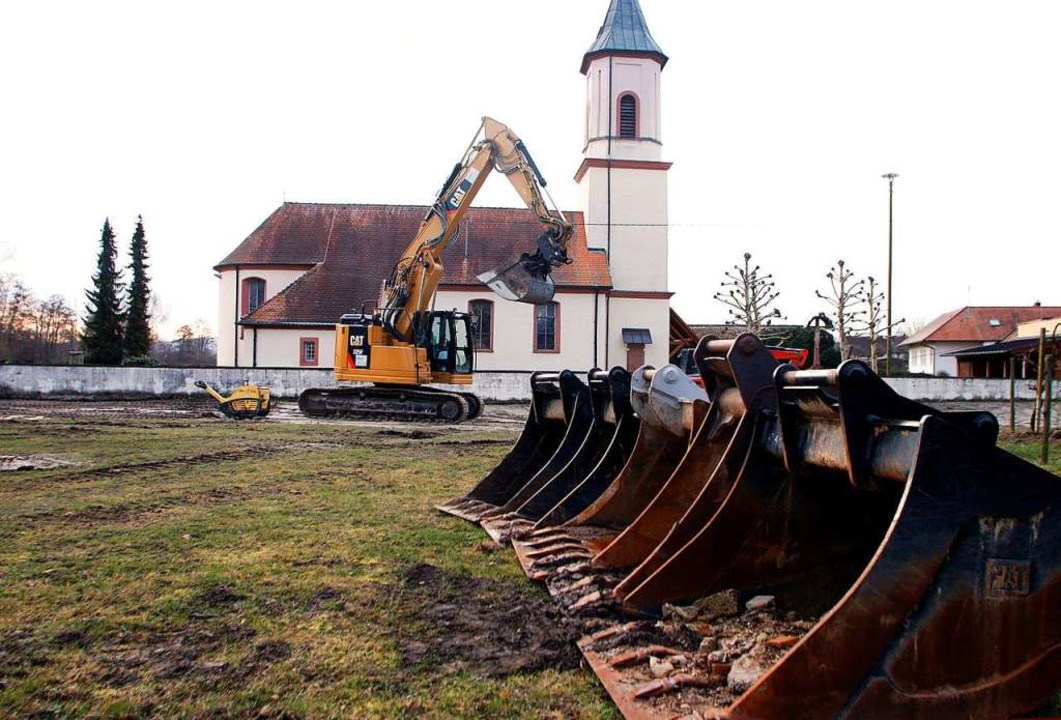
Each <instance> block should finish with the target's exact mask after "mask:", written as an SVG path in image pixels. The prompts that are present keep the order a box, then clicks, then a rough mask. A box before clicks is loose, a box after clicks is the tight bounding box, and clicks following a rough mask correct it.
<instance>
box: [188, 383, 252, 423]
mask: <svg viewBox="0 0 1061 720" xmlns="http://www.w3.org/2000/svg"><path fill="white" fill-rule="evenodd" d="M195 387H197V388H200V389H202V390H205V391H206V392H207V394H209V395H210V397H212V398H213V399H214V400H217V409H218V410H220V411H221V412H222V414H224V415H225V417H230V418H236V419H246V418H255V417H265V416H266V415H268V414H269V388H267V387H261V386H259V385H240V386H239V387H238V388H236V389H235V390H233V391H232V394H231V395H228V396H227V397H226V396H224V395H222V394H221V393H219V392H218V391H217V390H214V389H213V388H212V387H210V386H209V385H207V384H206V382H204V381H203V380H196V381H195Z"/></svg>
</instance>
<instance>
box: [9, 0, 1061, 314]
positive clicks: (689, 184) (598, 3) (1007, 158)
mask: <svg viewBox="0 0 1061 720" xmlns="http://www.w3.org/2000/svg"><path fill="white" fill-rule="evenodd" d="M607 6H608V0H536V1H535V2H533V3H528V2H512V1H511V0H453V1H452V2H446V3H442V2H437V1H435V0H392V1H391V2H383V3H377V2H371V3H370V2H363V1H362V2H349V1H348V2H341V3H340V2H302V3H297V4H296V3H284V4H281V3H275V2H253V3H252V2H242V3H240V2H226V3H217V2H210V3H207V2H194V1H193V2H184V3H145V2H106V1H97V2H91V3H85V2H10V3H4V4H3V5H2V6H0V67H3V71H2V73H0V107H2V112H0V203H2V205H0V207H2V209H3V228H4V232H3V235H2V236H0V259H2V264H0V270H3V271H6V272H15V273H18V274H19V275H21V276H22V277H23V279H24V280H25V281H27V282H28V283H29V284H30V286H31V287H32V288H33V289H34V291H35V292H36V293H37V294H38V295H41V296H46V295H49V294H51V293H61V294H64V295H66V296H67V297H68V298H69V299H70V300H71V301H74V302H77V303H78V304H79V305H80V303H81V302H82V299H83V296H84V289H85V287H87V285H88V284H89V278H90V276H91V274H92V272H93V269H94V264H95V256H96V253H97V250H98V243H99V234H100V228H101V226H102V224H103V220H104V218H105V217H110V219H111V223H112V225H113V226H114V227H115V229H116V231H117V233H118V237H119V240H120V242H121V253H122V261H123V262H127V256H126V253H127V247H128V241H129V238H130V236H131V235H132V231H133V228H134V225H135V220H136V216H137V214H138V213H139V214H143V216H144V223H145V226H146V230H147V236H148V242H149V247H150V252H151V263H152V268H151V275H152V288H153V290H154V292H155V293H156V294H157V295H158V296H159V297H160V299H161V301H162V304H163V306H164V307H165V308H166V309H167V310H168V314H169V320H168V322H167V323H166V324H165V325H164V332H165V334H167V335H172V332H173V329H174V328H176V327H177V326H178V325H180V324H182V323H186V322H192V321H194V320H196V319H199V318H202V319H204V320H206V322H207V323H208V324H209V325H210V326H211V327H212V328H214V329H215V330H216V327H217V309H216V304H217V286H216V280H215V279H214V277H213V271H212V270H211V267H212V265H213V264H215V263H216V262H217V261H218V260H220V259H221V258H222V257H224V256H225V255H226V254H227V253H228V252H229V251H230V250H231V249H232V248H234V247H235V246H236V245H237V244H238V243H239V242H240V241H241V240H242V239H243V238H245V237H246V236H247V235H248V234H249V233H250V232H251V231H252V230H253V229H254V228H255V227H256V226H257V225H258V224H259V223H260V222H261V221H262V220H264V219H265V218H266V217H267V216H268V214H269V213H270V212H272V211H273V210H274V209H276V207H278V206H279V205H280V203H281V202H282V201H283V200H284V198H285V197H286V198H287V199H288V200H296V201H306V202H381V203H409V204H426V203H428V202H430V201H431V200H432V199H433V197H434V193H435V192H436V190H437V189H438V186H439V185H440V183H441V182H442V181H443V180H444V179H445V177H446V175H447V173H448V171H449V169H450V168H451V167H452V164H453V163H454V162H455V161H456V160H457V159H458V157H459V156H460V153H461V152H462V151H463V149H464V147H465V145H466V143H467V142H468V141H469V140H470V139H471V135H472V133H473V132H474V130H475V128H476V127H477V125H478V122H479V117H480V116H481V115H484V114H488V115H492V116H494V117H496V118H498V119H499V120H501V121H503V122H505V123H507V124H509V125H511V126H512V127H513V129H514V130H515V131H516V132H517V133H519V134H520V136H521V137H523V139H524V141H525V142H526V143H527V146H528V147H529V148H530V149H531V151H532V152H533V153H534V156H535V159H536V160H537V162H538V165H539V166H540V167H541V168H542V171H543V173H544V174H545V175H546V178H547V179H548V180H549V188H550V190H551V191H552V193H553V196H554V197H555V198H556V200H557V202H558V203H559V204H560V205H561V206H562V207H564V208H568V209H577V192H576V188H575V184H574V181H573V175H574V172H575V170H576V169H577V167H578V164H579V162H580V160H581V150H582V139H583V127H582V124H583V121H584V91H585V88H584V82H585V79H584V77H583V76H582V75H580V74H579V72H578V69H579V64H580V62H581V58H582V54H583V53H584V52H585V50H586V49H587V48H588V47H589V45H590V44H591V43H592V41H593V39H594V37H595V36H596V32H597V29H598V27H599V26H600V24H601V22H602V20H603V19H604V15H605V11H606V9H607ZM641 6H642V9H643V11H644V13H645V15H646V17H647V20H648V23H649V27H650V28H651V30H652V33H653V35H654V36H655V38H656V40H657V41H658V42H659V44H660V46H661V47H662V48H663V50H664V52H666V53H667V54H668V55H669V56H670V62H669V64H668V65H667V67H666V69H665V70H664V72H663V143H664V144H663V152H664V157H665V159H668V160H671V161H673V162H674V166H673V168H672V169H671V171H670V173H669V182H670V217H671V222H672V227H671V230H670V286H671V290H673V291H674V292H675V293H676V294H675V297H674V305H675V307H676V308H677V309H678V311H679V312H681V313H682V314H683V315H684V316H685V318H686V319H687V320H689V321H691V322H711V321H722V320H723V319H724V318H725V309H724V308H723V306H721V305H720V304H719V303H717V302H716V301H714V300H712V299H711V296H712V295H713V294H714V292H715V291H716V290H717V289H718V286H719V283H720V282H721V281H722V279H723V277H722V274H723V271H724V270H725V269H726V268H728V267H729V266H731V265H733V264H734V263H736V262H738V261H740V258H741V255H742V254H743V253H744V252H745V251H748V252H751V253H753V255H754V258H755V260H756V261H757V262H759V263H761V264H762V266H763V268H764V270H767V271H771V272H773V273H774V275H775V276H776V278H777V282H778V288H779V289H780V291H781V297H780V298H779V306H780V308H781V309H782V310H783V311H784V312H785V313H786V314H787V315H788V317H789V318H790V319H791V320H792V321H794V322H800V323H802V322H805V321H806V319H807V318H809V317H810V316H811V315H813V314H815V313H816V312H817V311H818V310H819V309H822V308H821V303H820V301H817V300H816V299H815V297H814V290H815V289H816V288H820V289H824V288H825V287H826V282H827V281H826V280H825V279H824V277H823V276H824V274H825V273H826V272H827V271H828V269H829V266H830V265H831V264H832V263H834V262H835V261H836V260H837V259H838V258H844V259H845V260H846V261H847V263H848V267H850V268H851V269H853V270H854V271H855V272H856V273H857V274H859V275H867V274H873V275H876V276H877V277H879V278H883V277H884V275H885V272H886V257H887V183H886V181H884V180H882V179H881V177H880V176H881V174H882V173H885V172H889V171H892V172H897V173H900V175H901V177H900V178H899V179H898V180H897V181H896V205H895V221H896V224H895V266H894V274H895V281H896V284H895V293H894V302H895V316H896V317H897V318H898V317H900V316H906V317H910V318H920V319H923V320H928V319H931V318H932V317H934V316H936V315H937V314H939V313H941V312H944V311H946V310H949V309H953V308H956V307H959V306H962V305H965V304H981V305H988V304H1000V305H1018V304H1030V303H1032V302H1034V301H1036V300H1041V301H1042V302H1043V303H1044V304H1047V303H1052V304H1061V288H1059V286H1058V281H1057V277H1058V266H1059V262H1061V249H1059V248H1061V214H1059V213H1058V202H1059V198H1061V93H1059V90H1058V88H1059V86H1061V83H1059V77H1058V75H1059V71H1061V42H1058V40H1057V37H1058V32H1059V30H1061V3H1058V2H1056V0H1042V1H1040V2H1019V1H1018V2H1008V3H1000V2H992V3H988V2H979V1H976V0H960V1H958V0H946V1H945V0H934V1H932V2H925V1H924V0H920V1H918V2H914V1H906V0H893V1H891V2H875V3H868V2H852V1H851V0H841V1H835V2H824V1H813V0H808V1H806V2H799V3H794V2H791V0H744V1H742V2H719V1H718V0H711V1H708V2H695V3H690V2H678V1H677V0H641ZM477 204H479V205H519V200H518V198H517V197H516V196H515V194H514V193H513V192H512V190H511V188H510V187H509V186H508V184H507V183H504V182H501V181H499V180H496V179H495V182H493V183H491V184H488V186H487V187H486V188H485V189H484V191H483V192H482V193H481V194H480V196H479V200H478V201H477Z"/></svg>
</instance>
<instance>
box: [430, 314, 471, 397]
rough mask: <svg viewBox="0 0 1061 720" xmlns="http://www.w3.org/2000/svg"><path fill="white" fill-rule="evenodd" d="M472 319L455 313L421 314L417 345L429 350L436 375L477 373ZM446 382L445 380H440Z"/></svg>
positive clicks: (432, 368)
mask: <svg viewBox="0 0 1061 720" xmlns="http://www.w3.org/2000/svg"><path fill="white" fill-rule="evenodd" d="M471 322H472V318H471V316H470V315H468V313H462V312H457V311H455V310H429V311H427V312H424V313H422V314H421V320H420V326H419V327H420V332H419V333H418V334H417V343H416V344H417V345H419V346H420V347H423V348H425V349H426V350H427V359H428V362H429V363H430V364H431V374H432V375H436V374H438V375H471V374H472V372H474V370H475V351H474V350H473V349H472V327H471ZM440 379H441V380H442V381H443V382H445V379H444V378H440Z"/></svg>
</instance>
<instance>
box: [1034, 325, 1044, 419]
mask: <svg viewBox="0 0 1061 720" xmlns="http://www.w3.org/2000/svg"><path fill="white" fill-rule="evenodd" d="M1045 355H1046V328H1045V327H1044V328H1040V329H1039V363H1038V365H1036V370H1035V406H1034V407H1033V408H1032V425H1031V428H1032V432H1035V428H1036V427H1037V426H1036V424H1035V423H1036V422H1037V421H1038V418H1039V410H1040V408H1042V406H1043V404H1042V403H1043V363H1044V362H1045V360H1046V357H1045Z"/></svg>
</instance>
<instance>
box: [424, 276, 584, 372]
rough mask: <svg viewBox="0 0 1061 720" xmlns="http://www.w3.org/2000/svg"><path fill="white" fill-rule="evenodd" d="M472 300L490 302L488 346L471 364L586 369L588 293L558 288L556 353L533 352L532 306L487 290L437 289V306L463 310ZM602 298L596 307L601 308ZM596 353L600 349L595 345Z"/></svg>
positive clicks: (491, 367)
mask: <svg viewBox="0 0 1061 720" xmlns="http://www.w3.org/2000/svg"><path fill="white" fill-rule="evenodd" d="M472 300H490V301H493V303H494V318H493V322H494V328H493V350H491V351H482V352H478V353H477V354H476V368H477V369H479V370H484V371H490V370H497V371H539V370H564V369H567V368H571V369H579V368H586V369H588V368H589V367H590V366H591V365H592V363H593V328H594V323H593V294H592V293H566V292H557V293H556V295H555V296H554V298H553V300H554V301H556V302H557V303H558V304H559V308H560V318H559V345H560V350H559V352H535V351H534V330H535V320H534V306H533V305H528V304H526V303H519V302H512V301H509V300H502V299H501V298H499V297H498V296H497V295H495V294H493V293H491V292H489V291H484V292H469V291H458V290H440V291H439V293H438V297H437V299H436V301H435V308H436V309H437V310H452V309H457V310H459V311H461V312H467V311H468V306H469V303H470V302H471V301H472ZM603 305H604V301H603V298H601V299H599V301H598V308H603ZM598 352H602V350H601V349H600V348H598Z"/></svg>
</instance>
